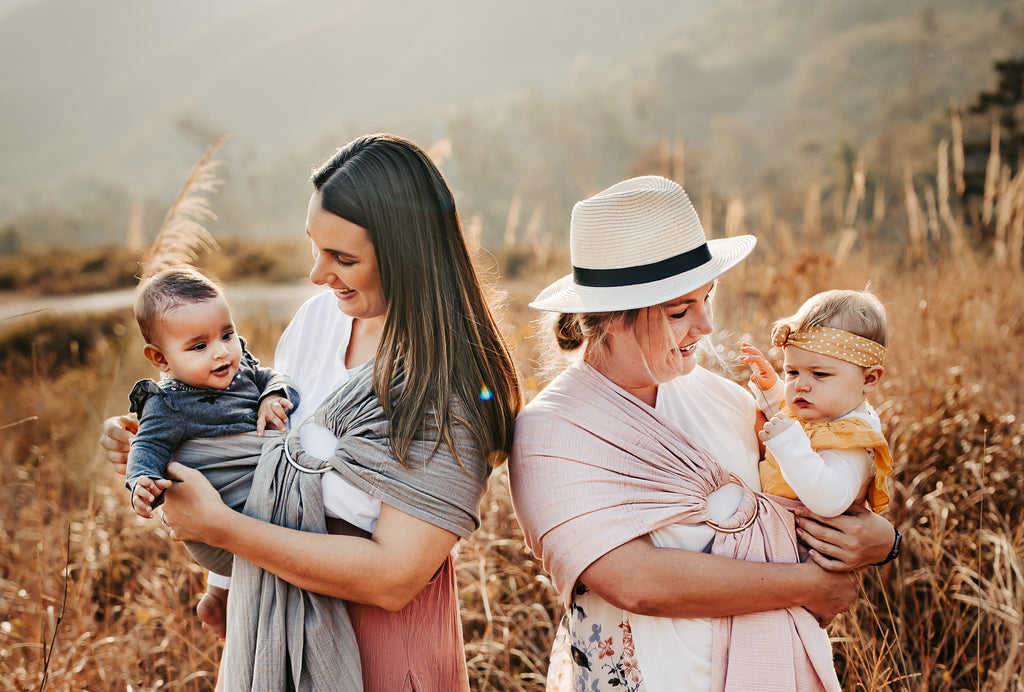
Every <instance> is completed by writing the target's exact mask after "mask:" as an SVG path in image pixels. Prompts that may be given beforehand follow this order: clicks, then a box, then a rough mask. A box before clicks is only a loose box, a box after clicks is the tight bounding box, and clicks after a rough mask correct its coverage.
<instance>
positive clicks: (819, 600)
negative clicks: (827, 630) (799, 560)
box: [803, 562, 857, 627]
mask: <svg viewBox="0 0 1024 692" xmlns="http://www.w3.org/2000/svg"><path fill="white" fill-rule="evenodd" d="M803 565H804V566H805V567H807V568H808V569H811V568H813V569H814V570H815V571H816V574H814V575H813V576H812V584H814V588H809V589H807V591H806V592H805V595H804V598H803V606H804V608H806V609H807V610H808V611H809V612H810V613H811V615H813V616H814V619H815V620H817V621H818V625H820V626H821V627H825V626H826V625H828V624H829V623H830V622H832V620H834V619H835V617H836V615H838V614H839V613H842V612H843V611H845V610H846V609H847V608H849V607H850V606H851V605H853V602H854V601H855V600H857V575H856V574H855V573H854V572H829V571H827V570H824V569H822V568H821V567H819V566H818V565H817V564H815V563H813V562H805V563H803Z"/></svg>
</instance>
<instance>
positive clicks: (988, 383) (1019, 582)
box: [0, 144, 1024, 690]
mask: <svg viewBox="0 0 1024 692" xmlns="http://www.w3.org/2000/svg"><path fill="white" fill-rule="evenodd" d="M955 147H956V144H954V148H955ZM940 151H941V152H942V155H943V156H946V155H949V154H948V150H947V149H946V148H945V147H942V148H940ZM953 156H954V157H955V152H954V153H953ZM954 164H955V160H954ZM855 184H856V185H858V186H861V185H863V183H862V182H855ZM908 185H909V186H910V187H913V186H914V185H915V182H914V181H913V180H912V179H910V180H909V182H908ZM993 185H996V183H993ZM948 189H949V184H948V181H946V182H943V181H941V180H939V181H937V182H936V186H935V191H934V192H933V195H936V193H937V195H936V196H935V200H936V202H935V204H934V205H930V204H929V206H934V208H935V209H936V210H937V211H936V213H937V214H938V217H939V218H940V219H941V220H942V222H943V224H944V227H945V228H946V231H945V232H943V231H942V227H940V226H938V225H936V226H933V227H931V228H929V226H928V224H927V221H926V220H924V219H925V218H926V213H925V212H924V210H922V208H921V206H920V202H919V201H918V200H919V199H920V198H919V197H918V192H917V191H914V194H913V195H911V194H910V192H911V190H910V189H908V191H907V192H908V194H907V198H908V200H913V204H914V205H916V206H915V208H914V211H912V212H910V213H911V214H912V217H911V218H913V220H912V221H910V222H909V225H913V224H915V223H916V224H918V225H917V226H916V227H915V228H914V231H913V233H912V234H910V235H909V236H904V237H903V238H902V243H901V242H900V241H897V242H896V243H893V242H887V241H883V240H881V239H879V238H878V237H877V235H876V234H874V232H873V229H874V228H875V227H876V225H877V224H876V221H877V219H878V217H879V213H880V210H881V213H883V214H884V213H885V205H884V204H881V203H880V201H879V197H878V196H877V194H876V197H875V202H874V204H875V207H874V210H875V217H874V220H873V221H872V222H871V223H868V222H865V221H860V220H858V219H860V218H862V217H863V216H864V215H863V213H860V212H858V206H859V205H860V204H861V203H862V201H863V199H864V197H865V195H864V191H863V189H862V188H861V187H857V188H855V189H853V190H852V191H851V194H850V195H849V196H848V197H847V198H846V199H845V200H844V201H843V203H842V204H840V205H838V206H837V207H836V210H837V212H836V213H834V214H832V218H831V219H830V217H829V214H827V213H823V211H822V205H821V204H820V193H819V192H813V193H812V194H810V195H809V196H808V205H807V208H808V210H809V211H808V213H807V215H806V217H805V218H804V219H797V220H789V221H786V220H784V219H781V218H777V214H776V213H775V212H774V211H773V210H771V209H764V208H762V210H761V212H760V214H759V215H758V221H757V222H756V223H754V222H749V221H748V220H747V219H746V218H745V216H746V214H747V212H746V210H747V209H753V208H755V207H756V206H757V204H754V203H750V204H746V203H740V201H738V200H735V201H733V202H732V203H730V204H729V212H728V214H726V213H725V210H724V209H723V210H722V213H721V214H719V215H718V219H719V220H718V223H716V224H714V227H719V228H728V229H729V232H744V231H749V232H753V233H755V234H756V235H758V236H759V237H760V239H761V242H760V244H759V248H758V250H757V251H756V252H755V255H754V256H753V257H752V258H751V259H750V260H748V261H747V262H746V263H745V266H743V269H742V271H739V270H737V271H733V272H730V274H729V275H727V276H726V277H725V278H724V279H723V280H722V281H721V283H720V287H719V290H718V292H717V293H718V295H717V298H716V306H715V311H716V320H717V322H718V324H717V327H718V335H717V341H718V343H719V344H720V345H719V347H718V351H719V354H718V355H719V356H720V357H721V359H722V360H723V361H724V362H726V363H735V362H736V361H735V356H736V351H735V349H736V348H737V347H738V344H739V342H740V341H741V340H742V339H748V340H752V341H753V342H754V343H758V344H760V345H762V346H766V345H767V325H768V324H770V322H771V321H772V320H774V319H775V318H776V317H777V316H779V315H782V314H789V313H791V312H792V311H793V310H794V309H795V308H796V307H797V306H798V305H799V304H800V303H801V302H802V301H803V300H804V299H805V298H806V297H807V296H808V295H810V294H811V293H813V292H816V291H819V290H822V289H825V288H836V287H843V288H861V287H863V286H865V285H867V284H868V283H870V284H871V287H872V289H873V290H874V291H875V292H876V293H877V294H878V295H879V296H880V297H881V298H882V300H883V301H884V302H885V304H886V305H887V307H888V309H889V314H890V322H891V325H892V337H891V342H892V345H891V348H890V352H889V360H888V372H887V375H886V379H885V382H884V387H883V392H882V393H881V395H880V396H879V398H878V399H877V400H876V401H875V403H876V405H877V408H878V410H879V412H880V414H881V415H882V418H883V421H884V423H885V426H886V429H887V432H888V436H889V439H890V442H891V446H892V448H893V452H894V459H895V461H896V470H895V474H894V476H893V479H892V481H893V482H892V484H893V489H894V500H895V501H894V502H893V505H892V508H891V510H890V512H889V518H890V519H891V520H892V521H893V522H894V523H895V524H896V525H897V526H898V527H899V528H900V530H901V531H902V532H903V534H904V537H905V538H904V544H903V545H904V549H903V555H902V557H901V558H900V559H899V560H898V561H897V562H895V563H893V564H891V565H889V566H886V567H884V568H880V569H873V568H872V569H868V570H867V571H866V572H865V573H864V574H863V578H862V588H863V596H864V597H863V598H862V599H861V601H860V602H859V603H858V604H857V605H856V606H855V607H854V608H853V609H851V610H850V611H849V612H847V613H845V614H843V615H842V616H840V618H838V620H837V621H836V623H835V624H833V626H832V627H831V630H830V632H831V634H832V636H833V638H834V641H835V652H836V661H837V665H838V667H839V669H840V677H841V680H843V682H844V689H850V690H853V689H862V690H963V689H968V690H1024V673H1022V669H1024V651H1022V647H1024V620H1022V614H1021V607H1022V603H1024V567H1022V564H1021V563H1022V558H1024V529H1022V528H1021V527H1022V525H1024V521H1022V520H1024V498H1022V497H1021V492H1020V481H1019V478H1020V474H1021V459H1022V458H1024V420H1021V418H1020V416H1021V413H1020V412H1021V404H1022V399H1024V352H1022V350H1021V349H1020V347H1019V344H1020V342H1021V339H1022V338H1024V276H1022V274H1021V271H1020V256H1019V252H1020V249H1019V244H1018V243H1017V242H1016V241H1015V240H1014V238H1015V234H1019V232H1018V231H1016V230H1012V229H1015V228H1017V227H1016V226H1014V224H1015V223H1020V221H1019V220H1020V219H1021V215H1022V214H1024V207H1022V205H1021V201H1020V200H1019V199H1015V200H1010V201H1009V202H1007V201H1005V200H1006V197H1007V196H1008V195H1010V194H1014V195H1021V194H1022V193H1021V191H1020V190H1021V185H1020V184H1016V185H1014V184H1002V185H998V186H996V187H994V188H993V192H992V195H993V197H992V200H991V204H992V212H991V213H992V219H993V223H995V221H996V219H997V218H999V215H1000V214H1006V215H1007V217H1006V226H1005V228H1006V229H1007V231H1006V234H1005V236H1004V237H1005V238H1006V239H1007V241H1008V242H1006V248H1005V250H1004V253H1005V254H1003V255H1000V256H999V257H998V258H997V256H996V255H995V254H994V253H992V252H989V251H986V250H972V249H971V247H972V246H973V245H975V244H976V236H977V235H978V229H969V228H967V227H966V226H965V225H964V222H963V220H962V219H961V218H958V217H956V216H955V214H956V212H955V210H953V211H951V210H950V208H949V199H948V194H949V192H948ZM925 198H926V199H927V198H928V195H927V194H925ZM698 202H700V200H698ZM1001 204H1005V205H1006V210H1005V211H1000V205H1001ZM762 206H763V203H762ZM701 208H704V207H703V206H702V207H701ZM908 208H909V207H908ZM889 213H895V211H893V210H891V209H890V210H889ZM954 222H955V223H954ZM709 225H710V224H709ZM793 229H801V230H799V231H794V230H793ZM954 229H955V230H954ZM908 242H909V244H910V246H909V247H906V248H904V245H903V244H906V243H908ZM510 244H511V245H512V246H513V247H511V248H508V249H506V251H505V252H506V253H507V257H506V259H511V260H514V261H515V262H516V263H518V264H517V266H520V267H521V268H523V270H521V271H518V272H516V273H517V275H518V276H519V277H521V278H518V279H516V280H515V281H509V282H508V283H506V284H505V287H506V288H507V289H508V290H509V292H510V297H511V303H512V304H511V309H510V311H509V314H508V325H509V327H508V329H509V333H510V335H511V338H512V340H513V341H514V342H515V345H516V348H517V350H518V354H519V357H520V362H521V364H522V366H523V370H524V376H525V378H526V381H527V388H528V390H529V391H531V392H533V391H536V388H537V386H539V384H538V383H542V382H543V378H542V376H541V375H540V374H539V373H540V370H539V369H538V367H537V363H538V359H539V357H540V356H539V354H540V351H541V349H540V344H541V342H542V341H543V340H544V338H545V335H540V336H538V337H534V336H533V335H532V330H531V326H530V325H531V322H532V320H533V318H534V315H532V314H530V312H529V311H528V310H527V308H526V307H525V303H526V300H527V299H528V298H529V297H531V296H532V295H533V294H534V292H535V291H536V290H537V289H538V288H540V287H541V286H543V285H544V284H545V283H547V281H548V280H549V279H551V278H553V277H554V275H555V274H556V273H559V272H558V270H557V269H555V267H558V266H562V267H564V266H565V265H564V264H561V262H563V261H564V258H561V257H560V256H557V255H552V252H551V250H550V248H549V247H547V246H530V247H523V246H522V245H521V244H516V243H515V242H510ZM1011 251H1015V252H1017V253H1018V254H1017V256H1015V257H1008V255H1009V254H1010V252H1011ZM997 259H998V262H997ZM522 277H528V278H522ZM93 322H104V323H105V324H113V325H114V326H115V327H116V328H114V327H111V328H109V329H100V330H97V329H93V330H91V331H83V336H82V337H81V338H82V339H85V338H88V339H89V340H90V343H89V344H88V348H85V347H84V346H82V345H79V346H78V347H72V346H71V342H69V341H68V340H67V339H64V340H61V339H59V338H56V337H53V336H52V335H51V336H50V337H47V334H46V333H44V330H43V328H42V327H40V331H39V333H38V334H37V335H36V340H35V341H34V342H33V343H34V344H35V345H32V344H29V345H27V346H25V347H23V348H20V349H18V350H16V351H10V352H8V353H7V355H6V356H4V357H5V358H6V360H5V362H4V364H3V370H2V374H0V391H2V392H3V396H2V397H0V493H2V500H0V531H2V536H3V538H2V542H0V690H24V689H44V688H45V689H51V690H84V689H91V690H101V689H129V690H156V689H175V690H209V689H212V686H213V681H214V671H215V668H216V661H217V659H218V656H219V653H220V644H219V642H218V641H217V640H215V639H214V637H213V636H212V635H209V634H208V633H206V632H204V631H202V630H201V629H200V627H199V626H198V620H197V619H196V617H195V616H194V614H193V612H192V610H193V607H194V605H195V602H196V600H197V599H198V597H199V595H200V594H201V592H202V589H203V584H202V579H203V575H202V572H201V570H200V569H199V568H198V567H196V566H195V565H193V564H192V563H191V562H190V561H189V559H188V557H187V556H186V554H185V553H184V551H183V550H181V549H180V546H177V545H175V544H173V543H171V542H169V541H168V540H167V538H166V536H165V535H164V532H163V530H162V529H161V527H160V526H159V523H158V522H145V521H142V520H140V519H138V518H137V517H136V516H135V515H134V513H132V512H131V510H130V509H129V507H128V503H127V497H126V493H125V492H124V491H123V490H122V489H121V488H120V487H118V481H117V478H115V477H114V476H113V474H112V473H111V472H110V470H109V468H108V465H107V464H106V462H105V461H103V460H102V459H101V458H100V457H99V455H98V452H97V449H96V439H97V437H98V435H99V431H100V424H101V421H102V419H103V418H104V417H106V416H108V415H112V414H114V413H118V412H121V411H122V410H123V408H124V401H125V394H126V393H127V392H128V390H129V387H130V383H131V382H133V381H134V380H135V379H136V378H138V377H141V376H149V374H150V373H149V372H148V371H147V370H146V368H145V366H144V363H142V362H141V360H142V359H141V358H140V357H138V355H137V354H138V353H139V344H138V341H137V337H135V336H133V335H134V331H135V330H134V329H133V328H132V326H131V325H130V324H129V323H128V317H127V315H125V314H119V315H115V316H112V317H109V318H107V319H105V320H101V319H100V318H94V320H93ZM282 326H283V320H282V321H272V320H269V319H264V320H262V321H259V322H252V323H249V324H243V325H241V327H240V328H241V331H242V332H243V333H244V334H246V336H247V337H248V339H249V342H250V345H251V346H252V348H253V349H254V351H255V352H256V353H257V354H262V355H264V356H265V357H267V356H269V354H270V353H271V352H272V345H273V343H274V341H275V340H276V337H277V335H278V333H279V332H280V329H281V328H282ZM55 331H59V330H55ZM47 338H49V340H47ZM71 341H74V340H71ZM46 344H49V345H46ZM72 349H73V350H74V352H75V353H76V354H77V355H76V358H77V363H75V364H73V365H74V366H73V367H70V366H69V365H68V363H66V361H67V359H68V354H69V353H70V351H71V350H72ZM771 357H774V358H776V359H777V358H778V354H771ZM735 376H736V377H737V378H742V377H743V373H742V371H740V370H736V371H735ZM482 509H483V526H482V527H481V529H480V530H479V531H477V532H476V534H475V535H474V536H473V538H472V539H471V540H469V541H466V542H464V543H463V545H462V546H461V553H460V557H459V561H458V578H459V585H460V593H461V598H462V604H463V622H464V626H465V635H466V641H467V655H468V657H469V664H470V671H471V676H472V687H473V688H474V689H477V690H540V689H543V683H544V676H545V670H546V655H547V652H548V650H549V648H550V644H551V639H552V636H553V633H554V628H555V626H556V625H557V622H558V620H559V618H560V616H561V610H560V608H561V607H560V605H559V603H558V599H557V597H556V595H555V593H554V591H553V589H552V587H551V584H550V581H549V580H548V579H547V577H546V576H545V574H544V573H543V571H542V570H541V568H540V565H539V564H538V562H537V560H536V559H535V558H534V557H533V556H532V555H530V554H529V553H528V551H526V550H525V548H524V546H523V542H522V535H521V532H520V531H519V528H518V526H517V524H516V522H515V519H514V515H513V512H512V509H511V505H510V502H509V499H508V492H507V483H506V475H505V472H504V469H499V470H498V471H497V472H496V473H495V474H494V476H493V477H492V480H491V483H490V488H489V490H488V493H487V495H486V497H485V500H484V503H483V506H482ZM68 541H70V543H68ZM68 552H70V561H69V562H67V565H66V567H65V562H66V555H67V554H68ZM65 589H66V600H65Z"/></svg>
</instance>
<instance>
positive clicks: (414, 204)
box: [312, 134, 522, 463]
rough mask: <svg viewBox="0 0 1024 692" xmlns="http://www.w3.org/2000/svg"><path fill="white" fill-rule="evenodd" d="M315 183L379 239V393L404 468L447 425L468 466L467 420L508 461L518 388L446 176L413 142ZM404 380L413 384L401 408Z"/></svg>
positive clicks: (493, 453) (321, 175)
mask: <svg viewBox="0 0 1024 692" xmlns="http://www.w3.org/2000/svg"><path fill="white" fill-rule="evenodd" d="M312 181H313V186H314V187H315V188H316V189H317V191H318V192H319V193H320V199H321V205H322V207H323V209H324V211H327V212H330V213H332V214H335V215H337V216H340V217H341V218H344V219H346V220H347V221H351V222H352V223H354V224H356V225H358V226H362V227H363V228H365V229H366V230H367V232H368V233H369V235H370V239H371V240H372V241H373V245H374V250H375V253H376V257H377V265H378V267H379V270H380V280H381V288H382V291H383V294H384V300H385V301H386V303H387V313H386V317H385V323H384V331H383V333H382V335H381V341H380V345H379V346H378V347H377V355H376V359H375V360H374V365H373V368H374V372H373V387H374V391H375V392H376V394H377V396H378V398H380V400H381V403H382V404H383V407H384V413H385V415H386V416H387V418H388V422H389V424H390V427H391V448H392V452H393V453H394V454H395V456H396V457H397V458H398V460H399V461H400V462H402V463H405V457H406V453H407V451H408V449H409V446H410V444H411V443H412V441H413V440H414V439H416V437H417V435H419V434H421V433H422V432H423V430H424V428H425V426H428V425H434V424H436V426H437V429H438V433H439V435H438V444H440V443H442V442H443V443H445V444H447V445H448V446H449V448H450V449H451V450H452V451H453V452H454V453H455V454H456V456H459V455H458V450H457V449H456V445H455V435H454V431H453V427H452V426H453V424H454V423H455V422H461V423H463V424H465V425H466V427H467V428H468V429H469V431H470V433H471V434H472V436H473V438H474V440H475V442H476V443H477V445H478V446H479V448H480V451H481V453H482V454H483V455H484V456H485V457H486V458H487V459H488V460H489V461H491V462H492V463H495V462H497V461H500V460H503V459H504V458H505V457H506V456H507V455H508V453H509V451H510V450H511V446H512V426H513V423H514V421H515V416H516V414H517V413H518V412H519V408H520V406H521V404H522V400H521V393H520V390H519V380H518V376H517V373H516V369H515V365H514V363H513V361H512V357H511V354H510V353H509V350H508V347H507V345H506V344H505V341H504V339H503V338H502V336H501V333H500V332H499V330H498V327H497V324H496V323H495V320H494V317H493V315H492V313H491V310H490V308H489V307H488V305H487V301H486V300H485V298H484V295H483V291H482V289H481V284H480V278H479V276H478V275H477V272H476V268H475V267H474V265H473V261H472V259H471V257H470V254H469V250H468V249H467V247H466V242H465V239H464V237H463V233H462V226H461V224H460V222H459V217H458V213H457V212H456V210H455V200H454V198H453V197H452V193H451V190H450V189H449V188H448V184H447V183H446V182H445V180H444V178H443V177H442V176H441V172H440V171H438V170H437V167H436V166H435V165H434V163H433V162H432V161H431V160H430V158H429V157H428V156H427V155H426V153H424V152H423V150H421V149H420V148H419V147H418V146H416V145H415V144H413V143H412V142H410V141H408V140H406V139H403V138H401V137H397V136H395V135H389V134H374V135H365V136H363V137H359V138H358V139H355V140H353V141H352V142H350V143H349V144H347V145H346V146H344V147H342V148H341V149H339V150H338V151H337V152H335V154H334V155H333V156H332V157H331V158H330V159H329V160H328V161H327V162H326V163H325V164H323V165H322V166H321V167H320V168H319V169H317V170H316V171H315V172H314V173H313V176H312ZM401 370H404V373H405V378H406V379H405V386H404V387H403V388H402V390H401V392H400V393H399V394H398V395H397V397H396V398H395V400H394V401H392V400H391V398H390V397H389V396H388V391H389V386H390V383H391V382H392V381H393V380H394V378H395V376H396V375H397V374H398V373H399V372H400V371H401ZM430 417H433V418H434V420H433V421H431V420H430ZM460 460H461V457H460Z"/></svg>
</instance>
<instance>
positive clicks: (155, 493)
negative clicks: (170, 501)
mask: <svg viewBox="0 0 1024 692" xmlns="http://www.w3.org/2000/svg"><path fill="white" fill-rule="evenodd" d="M169 487H171V481H169V480H167V479H166V478H150V477H149V476H143V477H142V478H140V479H139V480H138V481H137V482H136V483H135V489H134V490H133V491H132V508H133V509H134V510H135V513H136V514H138V515H139V516H140V517H142V518H143V519H152V518H153V507H154V505H153V503H154V502H156V504H157V506H159V505H160V503H159V502H157V500H158V499H159V498H162V497H163V494H164V490H166V489H167V488H169Z"/></svg>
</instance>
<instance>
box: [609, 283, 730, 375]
mask: <svg viewBox="0 0 1024 692" xmlns="http://www.w3.org/2000/svg"><path fill="white" fill-rule="evenodd" d="M713 287H714V283H713V282H712V283H708V284H705V285H704V286H701V287H700V288H698V289H696V290H694V291H691V292H689V293H687V294H685V295H682V296H679V297H678V298H674V299H672V300H669V301H666V302H664V303H660V304H658V305H654V306H652V307H649V308H645V309H643V310H640V313H639V315H638V316H637V320H636V323H635V324H633V325H627V324H624V323H619V324H616V325H615V326H613V327H611V328H610V329H609V330H608V333H607V335H606V338H605V340H604V353H603V355H602V356H599V357H598V359H599V360H600V361H601V363H602V368H607V371H606V372H605V374H606V375H607V376H609V377H610V379H612V380H613V381H615V382H616V383H617V384H619V386H621V387H624V388H626V389H630V390H640V389H647V388H655V387H657V385H659V384H661V383H662V382H668V381H669V380H673V379H675V378H676V377H679V376H680V375H686V374H689V373H691V372H693V369H694V368H695V367H697V344H698V343H699V342H700V339H701V337H703V336H707V335H708V334H710V333H711V331H712V328H711V320H710V317H709V308H710V298H711V290H712V288H713ZM602 371H604V370H602Z"/></svg>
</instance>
